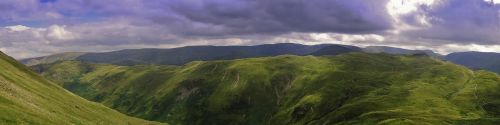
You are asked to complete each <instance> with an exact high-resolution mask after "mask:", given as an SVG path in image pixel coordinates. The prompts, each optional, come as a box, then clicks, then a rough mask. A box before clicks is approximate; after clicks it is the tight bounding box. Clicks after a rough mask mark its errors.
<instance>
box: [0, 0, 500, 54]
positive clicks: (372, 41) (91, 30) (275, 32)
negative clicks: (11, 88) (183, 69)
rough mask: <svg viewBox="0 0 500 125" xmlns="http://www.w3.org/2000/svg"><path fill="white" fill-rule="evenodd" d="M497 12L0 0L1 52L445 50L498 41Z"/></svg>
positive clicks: (345, 2) (324, 1)
mask: <svg viewBox="0 0 500 125" xmlns="http://www.w3.org/2000/svg"><path fill="white" fill-rule="evenodd" d="M429 1H434V2H432V4H428V3H431V2H429ZM391 2H392V4H393V5H396V7H395V8H396V9H395V8H394V7H392V6H391V7H392V8H391V7H388V5H391ZM424 3H425V4H424ZM412 7H415V9H412ZM398 9H399V10H398ZM499 10H500V8H499V5H491V4H488V3H487V2H485V1H483V0H147V1H146V0H0V50H3V51H7V53H9V54H12V55H14V56H16V57H18V58H20V57H32V56H39V55H47V54H52V53H58V52H65V51H109V50H118V49H125V48H142V47H176V46H184V45H200V44H203V45H249V44H264V43H278V42H297V43H308V44H311V43H316V42H317V43H349V44H353V45H358V44H359V45H394V46H407V47H408V46H418V47H420V48H425V47H430V48H439V49H441V50H442V51H443V52H446V51H448V50H447V48H446V47H443V46H446V45H448V44H454V45H453V46H454V47H455V49H457V48H460V47H457V45H467V44H477V45H483V46H484V45H497V44H500V43H499V41H498V39H500V30H499V27H500V26H499V22H500V20H499V19H498V15H499V12H498V11H499ZM14 25H19V26H14ZM12 26H14V27H12ZM455 44H457V45H455ZM455 49H454V50H455ZM499 51H500V50H499Z"/></svg>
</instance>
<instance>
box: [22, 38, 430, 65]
mask: <svg viewBox="0 0 500 125" xmlns="http://www.w3.org/2000/svg"><path fill="white" fill-rule="evenodd" d="M350 52H367V53H388V54H401V55H413V54H422V53H424V54H427V55H429V56H433V57H439V56H438V55H439V54H436V53H434V52H432V51H430V50H408V49H401V48H394V47H384V46H370V47H366V48H360V47H356V46H349V45H339V44H319V45H302V44H294V43H278V44H263V45H255V46H186V47H179V48H171V49H127V50H119V51H112V52H102V53H62V54H55V55H51V56H46V57H38V58H30V59H23V60H21V62H23V63H24V64H26V65H29V66H32V65H37V64H49V63H54V62H57V61H65V60H77V61H82V62H90V63H108V64H115V65H137V64H146V65H148V64H156V65H183V64H186V63H189V62H192V61H212V60H231V59H241V58H252V57H268V56H278V55H299V56H303V55H316V56H319V55H337V54H343V53H350Z"/></svg>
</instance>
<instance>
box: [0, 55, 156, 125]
mask: <svg viewBox="0 0 500 125" xmlns="http://www.w3.org/2000/svg"><path fill="white" fill-rule="evenodd" d="M0 69H1V70H0V124H30V125H34V124H54V125H63V124H82V125H92V124H158V123H154V122H148V121H144V120H140V119H137V118H132V117H128V116H126V115H124V114H121V113H119V112H117V111H114V110H112V109H109V108H107V107H105V106H103V105H101V104H98V103H94V102H89V101H87V100H85V99H83V98H81V97H78V96H76V95H74V94H72V93H70V92H68V91H66V90H64V89H63V88H61V87H59V86H57V85H56V84H53V83H50V82H48V81H47V80H44V79H43V78H42V77H41V76H39V75H37V74H35V73H33V72H31V71H30V70H28V68H26V67H25V66H23V65H21V64H20V63H18V62H17V61H15V60H14V59H12V58H10V57H8V56H7V55H5V54H3V53H1V52H0Z"/></svg>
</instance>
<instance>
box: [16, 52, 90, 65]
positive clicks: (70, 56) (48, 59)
mask: <svg viewBox="0 0 500 125" xmlns="http://www.w3.org/2000/svg"><path fill="white" fill-rule="evenodd" d="M84 54H85V53H83V52H67V53H60V54H55V55H50V56H45V57H37V58H28V59H22V60H20V61H21V62H22V63H23V64H26V65H27V66H34V65H38V64H49V63H54V62H57V61H63V60H75V59H76V58H78V57H79V56H81V55H84Z"/></svg>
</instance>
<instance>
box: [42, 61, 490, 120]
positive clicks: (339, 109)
mask: <svg viewBox="0 0 500 125" xmlns="http://www.w3.org/2000/svg"><path fill="white" fill-rule="evenodd" d="M33 68H34V69H35V70H37V71H39V72H41V74H43V76H45V77H46V78H48V79H51V80H53V81H55V82H56V83H58V84H60V85H61V86H63V87H64V88H66V89H68V90H70V91H72V92H74V93H76V94H78V95H80V96H82V97H85V98H87V99H89V100H93V101H96V102H100V103H102V104H104V105H106V106H108V107H111V108H114V109H116V110H118V111H120V112H123V113H126V114H129V115H133V116H137V117H140V118H144V119H148V120H156V121H169V123H171V124H190V125H193V124H203V125H207V124H208V125H211V124H248V125H251V124H271V125H281V124H418V125H435V124H500V100H499V98H500V91H498V90H500V77H499V76H498V75H496V74H495V73H491V72H487V71H471V70H469V69H467V68H465V67H463V66H459V65H455V64H452V63H449V62H445V61H441V60H438V59H435V58H429V57H426V56H409V55H407V56H395V55H387V54H366V53H348V54H341V55H337V56H321V57H316V56H292V55H284V56H277V57H261V58H247V59H237V60H225V61H208V62H204V61H195V62H191V63H188V64H186V65H183V66H155V65H136V66H117V65H111V64H93V63H82V62H79V61H64V62H57V63H54V64H46V65H38V66H34V67H33Z"/></svg>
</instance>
